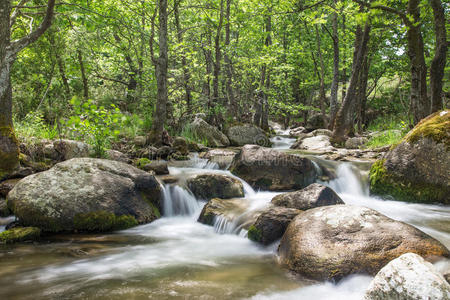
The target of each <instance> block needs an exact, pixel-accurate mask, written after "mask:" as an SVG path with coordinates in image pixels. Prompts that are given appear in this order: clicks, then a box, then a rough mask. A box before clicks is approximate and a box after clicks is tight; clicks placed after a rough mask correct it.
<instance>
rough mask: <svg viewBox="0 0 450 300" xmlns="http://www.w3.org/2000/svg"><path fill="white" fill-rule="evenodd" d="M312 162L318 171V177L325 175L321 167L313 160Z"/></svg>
mask: <svg viewBox="0 0 450 300" xmlns="http://www.w3.org/2000/svg"><path fill="white" fill-rule="evenodd" d="M311 162H312V164H313V166H314V169H315V170H316V173H317V176H322V175H323V171H322V168H321V167H320V166H319V164H318V163H316V162H315V161H313V160H311Z"/></svg>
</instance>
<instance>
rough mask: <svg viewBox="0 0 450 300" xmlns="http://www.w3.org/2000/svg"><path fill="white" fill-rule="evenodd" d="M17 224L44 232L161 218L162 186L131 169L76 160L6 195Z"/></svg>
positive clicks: (119, 225) (95, 228)
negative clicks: (18, 222)
mask: <svg viewBox="0 0 450 300" xmlns="http://www.w3.org/2000/svg"><path fill="white" fill-rule="evenodd" d="M7 201H8V206H9V208H10V210H12V211H13V212H14V214H15V215H16V217H18V218H19V220H20V223H21V225H24V226H34V227H38V228H41V229H42V230H43V231H49V232H58V231H108V230H113V229H119V228H124V227H129V226H131V225H136V224H138V223H147V222H151V221H153V220H155V219H156V218H157V217H158V216H159V209H160V207H161V185H160V183H159V182H158V181H157V180H156V178H155V177H154V176H153V175H152V174H150V173H147V172H145V171H141V170H139V169H137V168H135V167H133V166H130V165H127V164H124V163H121V162H116V161H110V160H104V159H93V158H75V159H71V160H68V161H65V162H62V163H59V164H56V165H55V166H54V167H53V168H51V169H50V170H48V171H45V172H42V173H38V174H34V175H31V176H28V177H26V178H24V179H22V180H21V181H20V182H19V183H18V184H17V185H16V186H15V187H14V189H13V190H12V191H11V192H9V194H8V198H7Z"/></svg>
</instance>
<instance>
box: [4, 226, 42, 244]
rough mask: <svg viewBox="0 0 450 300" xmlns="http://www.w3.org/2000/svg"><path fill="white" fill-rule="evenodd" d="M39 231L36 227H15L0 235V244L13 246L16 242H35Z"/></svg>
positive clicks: (39, 233)
mask: <svg viewBox="0 0 450 300" xmlns="http://www.w3.org/2000/svg"><path fill="white" fill-rule="evenodd" d="M40 235H41V230H40V229H39V228H36V227H15V228H12V229H9V230H6V231H3V232H1V233H0V243H3V244H13V243H18V242H27V241H36V240H38V239H39V237H40Z"/></svg>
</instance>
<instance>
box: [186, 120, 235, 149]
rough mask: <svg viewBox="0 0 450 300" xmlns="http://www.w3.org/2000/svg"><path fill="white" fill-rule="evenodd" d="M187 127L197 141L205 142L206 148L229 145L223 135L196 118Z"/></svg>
mask: <svg viewBox="0 0 450 300" xmlns="http://www.w3.org/2000/svg"><path fill="white" fill-rule="evenodd" d="M189 126H190V128H191V130H192V132H193V134H194V135H195V136H196V137H197V138H198V139H200V140H205V141H206V144H207V146H208V147H227V146H229V145H230V141H229V139H228V138H227V136H226V135H225V134H223V133H222V132H220V130H219V129H217V128H216V127H214V126H211V125H209V124H208V123H206V122H205V120H203V119H200V118H196V119H195V120H194V121H193V122H192V123H191V124H190V125H189Z"/></svg>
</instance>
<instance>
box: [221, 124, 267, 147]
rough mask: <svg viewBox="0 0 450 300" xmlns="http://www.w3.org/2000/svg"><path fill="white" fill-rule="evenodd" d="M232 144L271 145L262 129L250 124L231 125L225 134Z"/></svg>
mask: <svg viewBox="0 0 450 300" xmlns="http://www.w3.org/2000/svg"><path fill="white" fill-rule="evenodd" d="M227 136H228V138H229V140H230V143H231V145H232V146H244V145H247V144H256V145H260V146H264V147H269V146H270V145H271V143H270V139H269V137H268V136H267V135H266V133H265V132H264V130H262V129H261V128H259V127H256V126H255V125H252V124H243V125H236V126H232V127H230V128H229V129H228V134H227Z"/></svg>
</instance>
